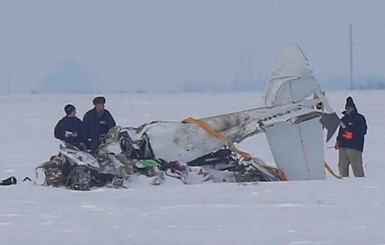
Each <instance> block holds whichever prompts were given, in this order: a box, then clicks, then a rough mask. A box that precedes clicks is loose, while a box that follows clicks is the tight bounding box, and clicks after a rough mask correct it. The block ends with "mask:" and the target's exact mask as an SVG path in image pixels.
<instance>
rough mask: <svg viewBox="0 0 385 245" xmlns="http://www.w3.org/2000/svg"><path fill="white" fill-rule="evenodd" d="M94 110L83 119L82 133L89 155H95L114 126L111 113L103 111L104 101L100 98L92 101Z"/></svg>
mask: <svg viewBox="0 0 385 245" xmlns="http://www.w3.org/2000/svg"><path fill="white" fill-rule="evenodd" d="M92 102H93V104H94V106H95V107H94V108H93V109H91V110H89V111H88V112H87V113H86V114H85V115H84V117H83V131H84V134H85V139H86V141H85V143H86V146H87V148H88V149H90V150H91V153H96V152H97V149H98V147H99V145H100V143H101V141H102V140H103V139H104V138H105V137H106V135H107V133H108V131H109V130H110V129H111V128H113V127H115V126H116V123H115V120H114V118H113V117H112V115H111V113H110V112H109V111H108V110H106V109H105V103H106V99H105V98H104V97H102V96H99V97H96V98H94V100H93V101H92Z"/></svg>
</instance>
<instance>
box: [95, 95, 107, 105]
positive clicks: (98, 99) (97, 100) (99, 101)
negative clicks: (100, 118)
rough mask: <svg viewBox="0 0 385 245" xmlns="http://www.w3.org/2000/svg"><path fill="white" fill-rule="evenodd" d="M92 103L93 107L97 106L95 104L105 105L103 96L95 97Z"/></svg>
mask: <svg viewBox="0 0 385 245" xmlns="http://www.w3.org/2000/svg"><path fill="white" fill-rule="evenodd" d="M92 103H93V104H94V105H97V104H105V103H106V98H104V97H103V96H98V97H95V98H94V100H93V101H92Z"/></svg>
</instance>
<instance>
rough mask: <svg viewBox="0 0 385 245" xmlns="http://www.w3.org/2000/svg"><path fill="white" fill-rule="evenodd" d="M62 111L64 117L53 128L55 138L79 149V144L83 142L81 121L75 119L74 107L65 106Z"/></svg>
mask: <svg viewBox="0 0 385 245" xmlns="http://www.w3.org/2000/svg"><path fill="white" fill-rule="evenodd" d="M64 111H65V113H66V116H65V117H63V118H62V119H61V120H60V121H59V122H58V123H57V124H56V126H55V130H54V135H55V138H57V139H60V140H63V141H64V142H66V143H67V144H71V145H74V146H76V147H79V145H80V143H82V141H83V140H84V137H83V133H82V129H83V127H82V121H81V120H80V119H79V118H77V117H76V108H75V106H74V105H71V104H68V105H66V106H65V107H64Z"/></svg>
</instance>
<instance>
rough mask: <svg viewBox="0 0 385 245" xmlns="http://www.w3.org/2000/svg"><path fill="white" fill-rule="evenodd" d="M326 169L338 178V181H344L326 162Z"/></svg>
mask: <svg viewBox="0 0 385 245" xmlns="http://www.w3.org/2000/svg"><path fill="white" fill-rule="evenodd" d="M325 168H326V169H327V170H328V172H329V173H330V174H331V175H333V176H334V177H336V178H337V179H342V177H341V176H339V175H337V174H335V173H334V171H333V169H332V168H331V167H330V166H329V165H328V164H327V163H326V162H325Z"/></svg>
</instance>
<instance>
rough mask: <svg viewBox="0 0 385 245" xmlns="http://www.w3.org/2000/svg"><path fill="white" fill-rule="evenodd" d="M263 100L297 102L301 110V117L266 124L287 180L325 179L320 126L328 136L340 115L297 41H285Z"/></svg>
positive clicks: (283, 102) (268, 104)
mask: <svg viewBox="0 0 385 245" xmlns="http://www.w3.org/2000/svg"><path fill="white" fill-rule="evenodd" d="M263 102H264V104H265V105H266V106H268V107H275V106H278V105H289V104H291V105H297V104H298V110H303V111H304V113H303V114H302V115H301V116H300V117H299V116H295V115H293V117H292V118H291V119H290V120H287V121H281V122H276V123H274V124H272V125H269V126H267V127H266V128H265V132H266V137H267V141H268V142H269V145H270V148H271V151H272V154H273V157H274V160H275V162H276V164H277V167H278V168H280V169H282V170H283V171H284V173H285V174H286V176H287V178H288V180H314V179H324V178H325V170H324V162H325V161H324V143H323V126H324V127H326V128H327V130H328V136H327V140H329V139H330V138H331V137H332V135H333V134H334V132H335V131H336V129H337V127H338V124H339V119H338V116H337V115H336V114H335V113H333V112H332V109H331V107H330V105H329V102H328V101H327V99H326V97H325V96H324V94H323V93H322V92H321V90H320V86H319V83H318V82H317V80H315V79H314V77H313V72H312V70H311V69H310V67H309V63H308V60H307V58H306V57H305V55H304V54H303V52H302V50H301V49H300V48H299V47H298V45H296V44H290V45H288V46H287V47H286V49H285V50H284V52H283V54H282V56H281V57H280V59H279V60H278V62H277V63H276V65H275V66H274V70H273V72H272V74H271V76H270V78H269V81H268V85H267V89H266V91H265V95H264V96H263ZM304 102H306V103H304ZM336 125H337V126H336Z"/></svg>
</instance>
